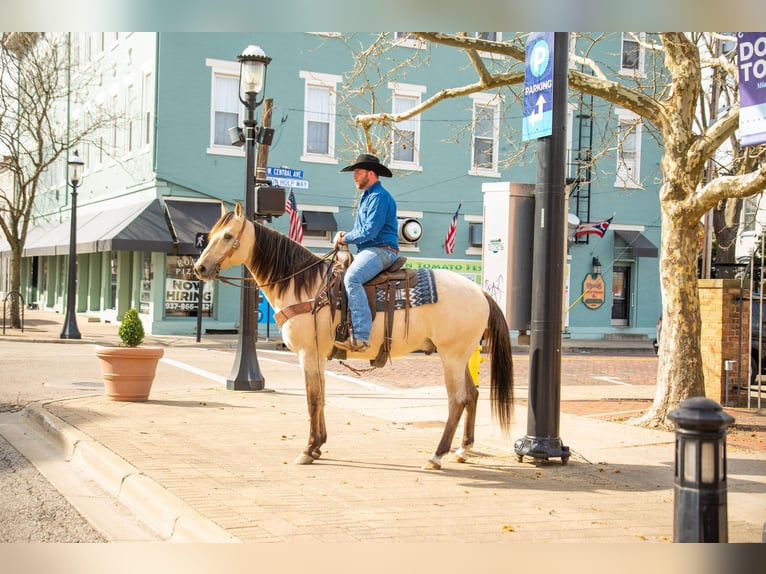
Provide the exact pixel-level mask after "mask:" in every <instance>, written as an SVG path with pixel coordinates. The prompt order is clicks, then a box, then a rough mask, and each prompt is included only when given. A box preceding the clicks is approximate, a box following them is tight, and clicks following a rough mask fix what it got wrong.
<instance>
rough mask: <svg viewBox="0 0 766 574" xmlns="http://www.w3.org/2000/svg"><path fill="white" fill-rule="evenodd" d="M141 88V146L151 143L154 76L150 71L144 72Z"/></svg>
mask: <svg viewBox="0 0 766 574" xmlns="http://www.w3.org/2000/svg"><path fill="white" fill-rule="evenodd" d="M142 84H143V85H142V88H141V146H142V147H148V146H150V145H151V143H152V112H153V111H154V75H153V74H152V71H151V70H147V71H145V72H144V75H143V79H142Z"/></svg>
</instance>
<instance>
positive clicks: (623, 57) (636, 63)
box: [620, 32, 646, 76]
mask: <svg viewBox="0 0 766 574" xmlns="http://www.w3.org/2000/svg"><path fill="white" fill-rule="evenodd" d="M645 37H646V35H645V34H644V32H640V33H636V32H622V45H621V48H620V74H623V75H629V76H639V75H643V73H644V54H645V49H644V46H643V45H642V44H643V42H644V39H645Z"/></svg>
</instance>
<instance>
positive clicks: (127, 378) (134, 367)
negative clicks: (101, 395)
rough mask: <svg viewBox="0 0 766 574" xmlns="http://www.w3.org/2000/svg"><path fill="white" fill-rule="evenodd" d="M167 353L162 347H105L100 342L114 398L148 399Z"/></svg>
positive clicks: (106, 382) (98, 349) (108, 387)
mask: <svg viewBox="0 0 766 574" xmlns="http://www.w3.org/2000/svg"><path fill="white" fill-rule="evenodd" d="M164 354H165V350H164V349H163V348H162V347H102V346H99V345H96V356H97V357H98V358H99V362H100V363H101V373H102V375H103V377H104V387H105V388H106V395H107V396H108V397H109V398H110V399H112V400H113V401H145V400H147V399H148V398H149V392H150V391H151V388H152V383H153V382H154V375H155V373H156V372H157V363H158V362H159V360H160V359H161V358H162V355H164Z"/></svg>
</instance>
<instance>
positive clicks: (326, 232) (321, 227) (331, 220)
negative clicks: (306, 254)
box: [298, 204, 338, 248]
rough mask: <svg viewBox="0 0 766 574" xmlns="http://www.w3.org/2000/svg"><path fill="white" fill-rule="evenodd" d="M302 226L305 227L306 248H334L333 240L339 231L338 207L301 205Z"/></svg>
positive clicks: (304, 239)
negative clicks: (336, 215)
mask: <svg viewBox="0 0 766 574" xmlns="http://www.w3.org/2000/svg"><path fill="white" fill-rule="evenodd" d="M298 210H299V211H300V214H301V225H302V226H303V244H302V245H303V246H304V247H321V248H330V247H332V238H333V235H334V234H335V232H336V231H337V230H338V223H337V221H336V219H335V214H336V213H338V208H337V207H332V206H327V205H304V204H299V205H298Z"/></svg>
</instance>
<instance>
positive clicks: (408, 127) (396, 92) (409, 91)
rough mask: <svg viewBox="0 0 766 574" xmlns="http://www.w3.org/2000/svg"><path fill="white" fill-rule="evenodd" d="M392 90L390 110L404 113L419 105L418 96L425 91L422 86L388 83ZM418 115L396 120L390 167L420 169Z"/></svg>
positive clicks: (393, 128)
mask: <svg viewBox="0 0 766 574" xmlns="http://www.w3.org/2000/svg"><path fill="white" fill-rule="evenodd" d="M388 87H389V88H390V89H391V90H393V96H392V98H391V112H392V113H393V114H394V115H396V114H404V113H406V112H408V111H409V110H411V109H412V108H414V107H416V106H418V105H420V97H421V94H422V93H423V92H425V91H426V89H425V87H423V86H414V85H411V84H397V83H389V85H388ZM419 149H420V115H419V114H418V115H416V116H414V117H411V118H409V119H407V120H404V121H401V122H397V123H395V124H394V125H393V126H392V133H391V167H394V168H398V169H410V170H420V169H421V167H420V153H419Z"/></svg>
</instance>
